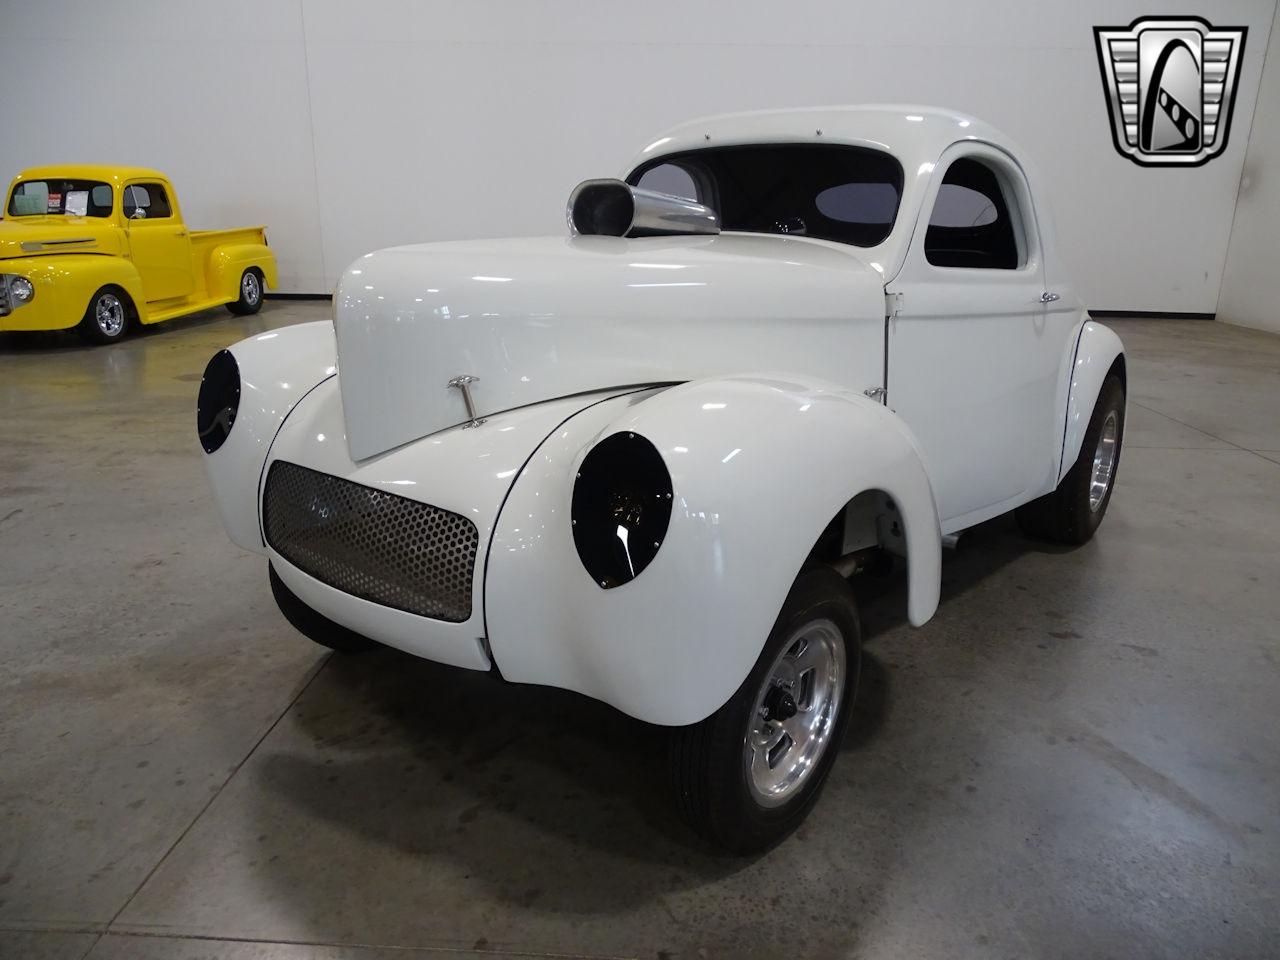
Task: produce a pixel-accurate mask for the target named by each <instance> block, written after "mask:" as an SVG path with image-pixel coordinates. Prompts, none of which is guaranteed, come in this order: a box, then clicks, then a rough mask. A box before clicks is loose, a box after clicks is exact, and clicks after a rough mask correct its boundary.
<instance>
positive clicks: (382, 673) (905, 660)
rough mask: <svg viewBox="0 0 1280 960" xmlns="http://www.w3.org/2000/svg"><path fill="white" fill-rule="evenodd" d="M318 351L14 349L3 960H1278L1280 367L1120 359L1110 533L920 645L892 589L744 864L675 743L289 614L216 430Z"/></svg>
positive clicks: (202, 320) (5, 562) (1004, 583)
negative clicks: (294, 361) (830, 719)
mask: <svg viewBox="0 0 1280 960" xmlns="http://www.w3.org/2000/svg"><path fill="white" fill-rule="evenodd" d="M326 314H327V305H325V304H320V303H284V302H271V303H268V305H267V307H266V309H265V310H264V312H263V313H262V314H261V315H260V316H259V317H256V318H251V319H249V320H239V319H231V318H229V317H228V316H227V315H226V314H224V313H209V314H205V315H202V316H200V317H197V318H194V319H192V320H187V321H179V322H176V323H173V324H170V325H168V326H167V327H165V328H163V329H159V330H154V331H149V332H147V333H146V334H145V335H143V336H139V337H136V338H134V339H132V340H130V341H128V342H126V343H123V344H120V345H117V346H114V347H110V348H89V347H85V346H83V345H81V344H80V343H79V342H78V341H76V340H75V339H74V338H73V337H63V336H47V337H34V338H33V337H14V336H0V658H2V661H3V664H4V668H3V671H0V957H4V958H6V960H7V958H23V960H26V958H59V960H61V958H79V957H83V956H86V955H87V956H89V957H91V958H94V960H106V958H145V960H152V958H169V957H174V958H179V960H192V958H197V957H200V958H204V957H230V958H235V960H266V958H271V960H301V958H304V957H306V958H310V957H319V958H326V960H339V958H341V960H375V958H378V960H390V958H393V957H394V958H399V957H406V956H423V957H435V956H439V957H446V956H456V955H458V954H464V955H467V954H470V953H471V952H472V951H474V952H476V953H484V954H485V955H486V956H493V955H498V956H538V957H543V956H574V957H577V956H591V957H604V956H607V957H620V956H625V957H631V956H636V957H647V958H745V957H766V958H774V957H804V958H816V957H867V958H909V960H926V958H939V960H961V958H968V957H1001V958H1004V957H1020V958H1022V957H1036V958H1059V957H1061V958H1080V957H1089V958H1102V957H1115V958H1124V960H1135V958H1145V957H1188V958H1191V957H1195V958H1203V957H1216V958H1228V957H1230V958H1236V957H1257V958H1263V957H1275V956H1277V955H1280V722H1278V720H1280V626H1278V624H1280V338H1276V337H1272V336H1268V335H1266V334H1261V333H1255V332H1250V331H1246V330H1242V329H1235V328H1231V327H1227V326H1223V325H1220V324H1214V323H1208V322H1203V321H1191V322H1154V321H1142V322H1137V321H1131V322H1118V323H1116V324H1115V326H1116V327H1117V328H1118V329H1119V331H1120V333H1121V335H1122V336H1123V337H1124V339H1125V340H1126V342H1127V344H1128V346H1129V349H1130V352H1131V357H1132V361H1131V362H1132V366H1131V381H1132V390H1133V397H1132V406H1131V408H1130V421H1129V433H1128V437H1127V441H1128V442H1127V445H1126V447H1125V451H1124V457H1123V460H1122V463H1121V470H1120V479H1119V485H1118V487H1117V490H1116V493H1115V497H1114V500H1113V502H1112V504H1111V512H1110V514H1109V516H1108V518H1107V521H1106V523H1105V525H1104V526H1103V528H1102V531H1101V533H1100V535H1099V536H1098V537H1097V538H1096V539H1095V540H1094V542H1092V543H1090V544H1089V545H1087V546H1085V547H1083V548H1081V549H1078V550H1070V551H1059V550H1053V549H1046V548H1045V547H1043V546H1037V545H1034V544H1030V543H1027V542H1025V541H1024V540H1022V539H1021V538H1019V536H1018V535H1017V533H1016V531H1015V530H1014V529H1013V528H1012V525H1011V524H1010V523H1009V522H1008V521H1007V520H1001V521H996V522H992V523H990V524H986V525H984V526H983V527H981V528H979V529H977V530H975V531H971V532H970V533H968V534H966V535H965V536H964V537H963V538H962V540H961V542H960V547H959V549H958V550H957V551H956V552H955V553H952V554H949V555H948V556H947V561H946V567H945V585H944V599H943V603H942V606H941V608H940V610H939V612H938V615H937V617H936V618H935V619H934V620H933V621H932V622H931V623H930V624H929V625H928V626H927V627H925V628H924V629H921V630H912V629H910V628H909V627H907V626H905V625H904V623H903V622H902V618H901V617H902V615H901V609H902V596H901V586H900V585H899V584H896V583H894V582H890V583H888V584H887V585H880V586H879V587H878V589H875V590H871V589H864V594H865V595H864V597H863V615H864V619H865V622H866V630H867V633H868V635H869V639H868V642H867V654H866V666H865V668H864V686H863V688H862V691H861V695H860V700H859V706H858V716H857V717H856V718H855V723H854V725H853V728H852V729H851V734H850V736H849V738H848V741H847V742H846V743H844V744H843V745H842V748H841V749H842V753H843V755H842V756H841V758H840V762H839V764H838V765H837V767H836V769H835V773H834V775H833V777H832V781H831V783H830V784H829V786H828V788H827V791H826V793H825V795H824V796H823V798H822V801H821V803H820V804H819V805H818V807H817V808H816V810H815V811H814V813H813V815H812V817H811V818H810V819H809V821H808V822H807V823H806V824H805V825H804V826H803V828H802V829H801V830H800V831H799V833H798V834H796V835H795V836H794V837H792V838H791V839H790V840H788V841H787V842H786V843H784V844H783V845H781V846H780V847H778V848H777V849H775V850H774V851H772V852H771V853H769V854H767V855H766V856H763V857H761V858H759V859H756V860H747V861H743V860H735V859H725V858H722V857H718V856H714V855H711V854H709V853H708V852H706V851H705V850H703V849H702V848H701V847H700V846H699V845H698V844H697V842H696V841H695V840H694V838H693V837H692V836H691V835H690V834H689V833H688V832H687V831H686V830H685V829H684V827H683V826H682V825H681V824H680V823H679V822H678V821H677V820H676V819H675V817H674V815H673V813H672V809H671V807H670V806H668V803H667V800H666V797H665V795H664V793H663V754H662V738H661V736H660V735H659V734H658V732H657V731H655V730H653V729H651V728H647V727H645V726H643V725H641V724H639V723H636V722H633V721H631V720H628V719H627V718H625V717H622V716H619V715H617V714H615V713H613V712H611V711H610V710H608V709H607V708H605V707H602V706H600V705H598V704H595V703H592V702H589V701H586V700H583V699H581V698H578V697H575V696H571V695H568V694H564V693H560V692H556V691H553V690H543V689H536V688H522V687H509V686H503V685H500V684H499V683H497V682H494V681H492V680H490V679H489V678H488V677H486V676H480V675H474V674H468V673H463V672H457V671H452V670H448V669H443V668H439V667H436V666H434V665H432V664H429V663H425V662H421V661H416V660H413V659H412V658H410V657H407V656H404V655H401V654H398V653H395V652H393V651H389V650H388V651H382V652H378V653H375V654H372V655H369V656H364V657H357V658H339V657H329V656H327V655H326V654H325V653H324V652H322V651H321V650H320V649H319V648H317V647H314V646H312V645H311V644H310V643H309V642H308V641H306V640H304V639H303V638H301V637H300V636H299V635H297V634H296V633H295V632H294V631H293V630H292V629H291V628H290V627H289V626H288V625H287V624H286V623H285V621H284V620H283V619H282V618H281V617H280V615H279V614H278V613H277V612H276V609H275V607H274V606H273V604H272V601H271V597H270V594H269V591H268V587H267V580H266V570H265V565H264V563H263V561H262V559H261V558H260V557H257V556H253V555H249V554H245V553H243V552H241V551H240V550H238V549H237V548H235V547H233V546H232V545H231V543H229V542H228V541H227V539H226V538H225V537H224V536H223V534H222V532H221V529H220V528H219V525H218V521H217V518H216V517H215V514H214V510H213V506H212V504H211V502H210V499H209V496H208V494H207V493H206V488H205V483H204V477H203V473H202V468H201V465H200V454H199V452H198V450H197V449H196V447H195V443H194V437H193V420H194V416H193V404H194V398H195V392H196V387H197V383H198V380H199V377H200V372H201V370H202V368H203V365H204V362H205V360H206V359H207V357H208V356H209V355H210V354H211V353H212V352H213V351H214V350H215V349H216V348H218V347H220V346H222V345H224V344H227V343H229V342H231V341H233V340H236V339H238V338H240V337H242V336H244V335H246V334H249V333H252V332H255V331H259V330H263V329H266V328H270V327H274V326H278V325H282V324H287V323H293V322H297V321H299V320H305V319H313V318H319V317H323V316H325V315H326Z"/></svg>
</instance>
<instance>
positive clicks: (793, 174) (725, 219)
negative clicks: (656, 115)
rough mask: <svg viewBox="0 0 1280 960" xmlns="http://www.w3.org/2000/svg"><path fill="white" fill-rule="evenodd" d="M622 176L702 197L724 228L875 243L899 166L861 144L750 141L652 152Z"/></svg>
mask: <svg viewBox="0 0 1280 960" xmlns="http://www.w3.org/2000/svg"><path fill="white" fill-rule="evenodd" d="M627 182H628V183H630V184H631V185H632V186H637V187H642V188H644V189H647V190H657V191H659V192H661V193H672V194H675V195H676V196H681V197H688V198H689V199H691V200H697V201H698V202H699V203H705V204H707V205H708V206H710V207H711V208H712V209H714V210H716V211H717V212H718V213H719V214H720V225H721V228H722V229H724V230H737V231H744V232H748V233H786V234H800V235H803V236H810V237H818V238H819V239H822V240H836V241H838V242H840V243H850V244H853V245H855V246H859V247H874V246H875V245H876V244H878V243H880V242H882V241H883V240H884V239H885V238H886V237H888V236H889V231H891V230H892V229H893V221H894V218H895V217H896V216H897V214H898V201H899V200H900V199H901V197H902V165H901V164H900V163H898V161H897V160H895V159H894V158H893V157H891V156H890V155H889V154H887V153H884V152H883V151H880V150H871V149H867V148H863V147H853V146H843V145H840V144H802V143H796V144H786V143H780V144H761V145H756V144H750V145H744V146H729V147H709V148H706V149H702V150H689V151H686V152H684V153H676V154H671V155H669V156H665V157H657V158H655V159H654V160H651V161H649V162H648V163H646V164H643V165H642V166H639V167H637V168H636V169H635V170H633V171H632V173H631V175H630V176H629V177H628V178H627Z"/></svg>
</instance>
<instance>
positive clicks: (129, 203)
mask: <svg viewBox="0 0 1280 960" xmlns="http://www.w3.org/2000/svg"><path fill="white" fill-rule="evenodd" d="M124 215H125V217H126V218H128V219H138V220H143V219H145V220H157V219H164V218H165V217H171V216H173V210H172V208H171V207H170V206H169V195H168V194H166V193H165V192H164V187H162V186H160V184H158V183H131V184H129V186H127V187H125V188H124Z"/></svg>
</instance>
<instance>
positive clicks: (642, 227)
mask: <svg viewBox="0 0 1280 960" xmlns="http://www.w3.org/2000/svg"><path fill="white" fill-rule="evenodd" d="M565 212H566V215H567V217H568V220H569V230H570V232H572V233H573V234H574V235H575V236H584V237H591V236H597V237H665V236H681V235H688V234H694V235H697V234H701V235H708V234H711V235H714V234H717V233H719V232H720V214H718V213H716V211H714V210H712V209H711V208H710V207H708V206H706V205H705V204H701V203H697V202H695V201H693V200H689V199H686V198H685V197H677V196H675V195H674V194H670V193H658V192H657V191H655V190H641V189H640V188H639V187H633V186H631V185H630V184H627V183H624V182H623V181H621V180H583V181H582V182H581V183H580V184H578V185H577V186H576V187H574V188H573V193H571V194H569V207H568V209H567V210H566V211H565Z"/></svg>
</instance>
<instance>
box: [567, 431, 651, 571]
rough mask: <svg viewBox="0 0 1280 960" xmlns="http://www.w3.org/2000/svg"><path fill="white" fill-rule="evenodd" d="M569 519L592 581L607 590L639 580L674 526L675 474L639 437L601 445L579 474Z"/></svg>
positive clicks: (610, 439) (615, 439)
mask: <svg viewBox="0 0 1280 960" xmlns="http://www.w3.org/2000/svg"><path fill="white" fill-rule="evenodd" d="M571 516H572V521H573V543H574V546H576V547H577V548H578V557H579V558H580V559H581V560H582V565H583V566H584V567H586V570H587V573H589V574H590V575H591V579H593V580H595V582H596V583H598V584H599V585H600V586H601V587H603V588H604V589H606V590H608V589H609V588H610V587H618V586H621V585H622V584H624V583H627V582H628V581H630V580H634V579H635V578H636V577H638V576H639V575H640V572H641V571H642V570H643V569H644V568H645V567H647V566H648V565H649V564H650V563H651V562H652V561H653V558H654V557H655V556H657V553H658V548H659V547H660V546H662V541H663V540H665V539H666V536H667V526H668V524H669V523H670V521H671V474H669V473H668V472H667V465H666V464H665V463H663V462H662V455H661V454H660V453H658V450H657V448H656V447H655V446H654V445H653V444H652V443H650V442H649V441H648V440H646V439H645V438H644V437H642V436H640V435H639V434H636V433H615V434H614V435H613V436H611V437H607V438H605V439H604V440H601V441H600V442H599V443H598V444H596V446H595V447H594V448H593V449H592V450H591V452H590V453H588V454H587V457H586V459H585V460H583V461H582V466H581V468H579V470H578V478H577V480H576V481H575V482H574V485H573V507H572V511H571Z"/></svg>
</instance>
